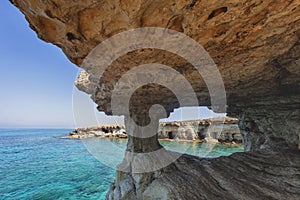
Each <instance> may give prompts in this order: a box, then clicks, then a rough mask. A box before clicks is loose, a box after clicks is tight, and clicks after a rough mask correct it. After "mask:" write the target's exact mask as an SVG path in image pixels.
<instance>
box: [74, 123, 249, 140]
mask: <svg viewBox="0 0 300 200" xmlns="http://www.w3.org/2000/svg"><path fill="white" fill-rule="evenodd" d="M211 122H212V121H211V120H210V119H205V120H190V121H182V122H160V123H159V127H158V138H159V139H171V140H187V141H193V140H197V141H203V140H204V139H206V138H209V137H211V138H213V139H215V140H217V142H235V143H242V140H243V138H242V135H241V133H240V130H239V127H238V120H237V119H235V118H225V121H224V122H223V119H222V120H221V119H220V122H219V123H220V124H219V125H216V126H215V127H214V128H213V129H212V130H209V126H210V124H211ZM209 131H212V132H211V133H210V132H209ZM69 136H70V138H93V137H113V138H127V136H128V135H127V133H126V130H125V127H124V126H119V125H108V126H93V127H82V128H77V129H76V130H74V131H72V132H70V133H69Z"/></svg>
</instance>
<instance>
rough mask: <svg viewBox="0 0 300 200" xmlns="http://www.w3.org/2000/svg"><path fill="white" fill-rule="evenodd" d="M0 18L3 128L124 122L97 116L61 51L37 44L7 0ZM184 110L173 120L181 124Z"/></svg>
mask: <svg viewBox="0 0 300 200" xmlns="http://www.w3.org/2000/svg"><path fill="white" fill-rule="evenodd" d="M0 13H1V17H0V24H1V27H2V30H1V37H0V44H1V46H0V69H1V78H0V94H1V96H0V127H2V128H4V127H17V128H21V127H23V128H26V127H37V128H38V127H44V128H46V127H51V128H57V127H62V128H69V127H79V126H88V125H97V124H108V123H115V120H117V122H118V123H121V121H122V119H121V118H113V117H106V116H105V115H104V114H101V113H98V112H97V111H95V105H94V104H93V103H92V102H91V100H90V99H89V97H88V96H87V95H85V94H83V93H81V92H79V91H77V90H76V89H74V86H73V83H74V80H75V79H76V77H77V74H78V70H79V68H78V67H76V66H75V65H73V64H72V63H71V62H70V61H69V60H68V59H67V57H66V56H65V55H64V54H63V52H62V51H61V50H60V49H59V48H58V47H56V46H54V45H52V44H48V43H45V42H43V41H41V40H39V39H38V38H37V35H36V33H35V32H34V31H32V30H31V29H30V28H29V25H28V22H27V21H26V20H25V18H24V16H23V14H22V13H21V12H19V11H18V9H17V8H15V7H14V6H13V5H11V4H10V3H9V1H8V0H5V1H1V5H0ZM73 97H75V99H76V100H75V103H74V106H75V114H74V113H73V104H72V98H73ZM198 109H199V108H190V109H186V110H185V111H187V112H185V113H187V115H185V116H187V117H185V118H184V119H190V118H191V119H192V118H194V117H193V116H194V114H193V113H195V111H196V110H198ZM180 111H181V109H179V110H177V111H176V112H175V113H173V114H172V115H171V117H170V119H169V120H180V119H181V112H180ZM73 115H74V116H75V120H74V117H73ZM78 116H80V117H78ZM189 116H190V117H189ZM212 116H214V115H213V114H212V113H211V112H210V111H209V110H208V109H206V108H201V109H200V117H201V118H207V117H212Z"/></svg>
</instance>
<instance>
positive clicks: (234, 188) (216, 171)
mask: <svg viewBox="0 0 300 200" xmlns="http://www.w3.org/2000/svg"><path fill="white" fill-rule="evenodd" d="M118 173H119V174H120V172H117V178H118ZM121 174H123V175H122V178H121V180H118V181H116V183H113V184H112V185H111V187H110V191H109V192H108V194H107V199H110V200H113V199H143V200H146V199H149V200H150V199H174V200H175V199H176V200H177V199H189V200H190V199H197V200H199V199H212V200H214V199H223V200H224V199H228V200H233V199H236V200H241V199H243V200H248V199H249V200H252V199H266V200H270V199H287V200H298V199H299V196H300V154H299V151H297V150H295V151H290V150H289V151H281V152H274V151H255V152H243V153H234V154H232V155H231V156H228V157H219V158H214V159H208V158H198V157H194V156H191V155H186V154H184V155H182V156H181V157H180V158H179V159H178V160H176V161H175V162H174V163H172V164H170V165H169V166H167V167H165V168H163V169H161V170H158V171H155V172H150V173H144V174H134V173H127V174H125V173H122V172H121Z"/></svg>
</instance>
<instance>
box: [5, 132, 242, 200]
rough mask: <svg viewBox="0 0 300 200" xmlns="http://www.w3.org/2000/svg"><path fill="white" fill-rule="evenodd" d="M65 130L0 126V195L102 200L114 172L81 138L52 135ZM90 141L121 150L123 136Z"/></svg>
mask: <svg viewBox="0 0 300 200" xmlns="http://www.w3.org/2000/svg"><path fill="white" fill-rule="evenodd" d="M69 131H70V130H66V129H62V130H59V129H39V130H38V129H34V130H26V129H19V130H7V129H6V130H0V199H1V200H2V199H105V194H106V191H107V190H108V188H109V185H110V183H111V182H113V180H114V177H115V170H114V169H113V168H110V167H108V166H107V165H105V164H103V163H101V162H100V161H98V160H97V159H96V158H94V157H93V156H92V155H91V154H90V153H89V152H88V150H87V148H86V146H85V145H84V144H83V142H82V141H81V140H72V139H60V138H55V136H62V135H67V134H68V133H69ZM91 140H99V142H100V143H101V145H102V146H103V148H105V145H107V144H108V143H113V144H115V145H116V146H118V147H119V148H120V149H123V150H124V149H125V145H126V140H117V139H102V140H100V139H91ZM161 143H162V145H164V146H165V147H166V148H167V149H170V150H176V151H179V152H186V153H190V154H193V155H200V156H206V157H217V156H224V155H225V156H226V155H230V154H231V153H233V152H237V151H242V147H230V146H228V145H216V146H214V148H213V149H211V152H210V153H209V154H207V155H205V152H204V151H205V148H203V146H202V144H201V143H188V142H168V141H161ZM98 144H99V143H98ZM107 152H108V150H107V149H105V151H103V158H104V159H110V158H112V159H114V160H116V161H119V160H122V155H123V153H122V152H121V153H114V152H113V151H110V154H109V155H108V154H107ZM98 155H99V154H98ZM100 156H101V153H100ZM100 160H101V159H100Z"/></svg>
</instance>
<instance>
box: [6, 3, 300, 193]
mask: <svg viewBox="0 0 300 200" xmlns="http://www.w3.org/2000/svg"><path fill="white" fill-rule="evenodd" d="M11 2H12V3H13V4H14V5H16V6H17V7H18V8H19V9H20V10H21V12H23V13H24V15H25V16H26V19H27V20H28V21H29V23H30V27H31V28H32V29H33V30H34V31H36V32H37V34H38V37H39V38H41V39H42V40H44V41H47V42H51V43H53V44H55V45H57V46H59V47H60V48H61V49H62V50H63V51H64V53H65V54H66V55H67V56H68V58H69V59H70V60H71V61H72V62H73V63H75V64H77V65H79V66H81V67H82V68H83V69H85V70H86V72H83V73H85V74H82V75H81V76H80V77H79V80H78V81H77V83H76V85H77V87H78V88H79V89H81V90H83V91H85V92H87V93H88V94H91V96H92V98H93V100H94V101H95V102H96V103H97V105H98V109H99V111H104V112H105V113H106V114H112V108H111V106H112V104H111V102H112V99H113V98H112V93H113V91H114V87H115V86H116V83H117V82H118V80H119V79H120V78H121V77H122V76H123V75H124V74H125V73H126V72H127V71H129V70H131V69H133V68H134V67H135V66H138V65H141V64H147V63H160V64H164V65H167V66H170V67H172V69H174V70H176V71H178V72H179V73H181V74H182V75H183V76H184V77H185V79H186V80H188V82H189V83H190V85H191V87H192V88H193V90H194V92H195V94H196V97H197V99H198V101H197V102H198V103H197V105H194V104H191V103H190V104H188V106H192V105H193V106H199V105H203V106H210V105H211V100H212V99H211V96H210V91H209V88H208V87H207V85H206V84H205V81H204V77H202V76H201V75H200V74H199V73H198V72H197V70H195V68H194V67H193V66H192V65H191V63H189V62H188V61H187V60H186V59H184V58H182V57H180V56H178V55H176V54H175V53H171V52H168V51H164V50H161V49H153V48H146V49H134V50H132V51H131V52H127V53H125V55H122V56H120V57H119V58H117V59H115V60H114V61H113V62H112V63H111V64H110V65H109V66H108V68H106V70H105V72H104V73H103V74H102V76H101V77H100V78H99V76H98V75H99V73H100V72H101V69H103V68H101V67H99V66H96V65H94V66H93V65H84V64H82V63H83V60H84V59H85V58H86V57H87V55H88V54H89V53H90V52H91V50H92V49H94V48H95V47H96V46H97V45H98V44H99V43H101V42H102V41H104V40H105V39H107V38H110V37H111V36H115V35H116V34H117V33H121V32H123V31H126V30H129V29H133V28H141V27H161V28H164V29H165V28H166V29H171V30H175V31H178V32H180V33H183V34H185V35H187V36H189V37H190V38H192V39H193V40H194V41H196V42H197V43H198V44H200V45H202V46H203V47H204V48H205V50H207V51H208V53H209V55H210V56H211V57H212V59H213V61H214V62H215V63H216V65H217V68H218V70H219V72H220V75H221V77H222V79H223V82H224V85H225V88H226V97H227V112H228V114H229V116H232V117H237V118H238V119H239V120H240V121H239V127H240V129H241V133H242V134H243V136H244V141H245V150H246V151H249V152H247V153H239V154H235V155H232V156H230V157H227V158H218V159H212V160H207V159H199V158H194V157H190V156H182V157H180V158H179V159H177V160H173V162H171V163H169V165H168V166H164V167H161V168H160V169H153V170H152V171H151V170H150V171H149V172H147V169H148V168H147V165H149V166H151V165H153V164H159V163H160V161H165V160H166V159H167V158H170V157H171V158H172V157H173V155H174V153H171V152H165V151H164V149H163V148H162V147H161V146H160V144H159V142H158V135H157V134H156V132H157V131H156V130H158V126H159V124H158V122H159V119H161V118H165V117H167V116H168V115H169V114H170V112H172V111H173V110H174V109H175V108H177V107H179V106H180V104H179V102H178V99H177V97H176V95H174V93H172V91H170V90H169V89H168V88H167V87H164V86H162V85H159V84H149V85H145V86H143V87H141V88H138V89H137V90H136V91H135V92H134V94H133V95H132V98H131V99H130V105H129V110H130V114H128V113H127V116H125V119H126V120H125V126H126V133H128V134H129V137H128V145H127V150H126V152H125V158H124V162H123V163H122V164H121V165H120V168H118V171H117V177H116V181H115V183H114V184H113V185H112V187H111V189H110V191H109V193H108V195H107V198H108V199H155V198H156V199H298V198H299V191H300V178H299V174H300V173H299V146H300V145H299V144H300V143H299V112H300V96H299V94H300V87H299V85H300V76H299V75H300V67H299V65H300V39H299V38H300V26H299V20H300V2H299V0H265V1H261V0H228V1H227V0H226V1H224V0H222V1H216V0H212V1H195V0H178V1H173V0H170V1H157V0H138V1H133V0H117V1H111V0H103V1H94V0H85V1H73V0H46V1H44V0H27V1H23V0H11ZM149 34H150V36H151V33H149ZM125 44H126V40H123V41H120V42H118V43H116V44H115V46H114V47H113V49H108V50H107V51H111V50H113V51H115V50H116V51H118V50H119V49H120V48H122V47H124V46H125ZM179 45H180V46H183V45H184V44H182V43H179ZM137 46H138V45H137ZM134 47H135V46H133V48H134ZM185 50H187V51H188V50H189V49H188V48H187V49H185ZM107 51H102V52H100V53H101V54H105V53H106V52H107ZM158 75H159V74H155V75H153V77H154V78H155V77H157V76H158ZM215 79H216V77H210V79H209V80H213V81H212V82H214V80H215ZM166 81H174V82H175V83H181V82H180V81H179V80H178V79H176V78H174V77H173V76H169V77H168V76H166ZM128 85H130V82H128ZM176 86H177V88H176V89H177V90H178V91H181V92H182V93H184V91H185V89H186V88H184V87H183V86H182V84H176ZM124 88H125V87H124ZM162 94H163V95H162ZM179 94H180V92H179ZM121 100H122V99H121ZM123 103H124V102H122V101H120V107H121V108H122V106H123ZM155 104H160V105H161V106H163V107H164V108H165V113H154V115H151V116H152V118H151V120H150V117H149V110H150V111H151V109H150V108H151V106H152V105H155ZM221 108H223V109H221V110H222V111H224V105H223V107H221ZM212 109H213V110H214V111H219V110H218V108H216V107H212ZM118 114H120V115H123V114H124V113H122V112H121V113H118ZM134 122H136V123H134ZM137 124H139V125H141V126H142V127H144V128H141V126H137ZM148 125H150V126H151V127H152V129H151V130H152V131H149V129H148V128H147V127H148ZM153 130H155V131H153ZM149 152H160V153H161V154H160V156H161V157H155V156H158V155H157V154H155V155H154V157H152V158H154V159H155V160H154V161H155V162H154V161H153V159H152V158H151V156H149V154H148V153H149ZM164 156H166V157H165V158H166V159H162V158H163V157H164ZM175 157H176V156H175ZM157 158H161V159H157ZM151 159H152V160H151ZM139 160H140V161H139ZM141 161H143V162H141ZM151 161H152V162H151ZM143 167H144V169H145V170H146V171H144V172H142V171H141V170H140V169H142V168H143ZM233 169H234V171H233Z"/></svg>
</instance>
